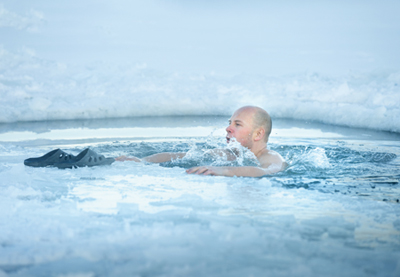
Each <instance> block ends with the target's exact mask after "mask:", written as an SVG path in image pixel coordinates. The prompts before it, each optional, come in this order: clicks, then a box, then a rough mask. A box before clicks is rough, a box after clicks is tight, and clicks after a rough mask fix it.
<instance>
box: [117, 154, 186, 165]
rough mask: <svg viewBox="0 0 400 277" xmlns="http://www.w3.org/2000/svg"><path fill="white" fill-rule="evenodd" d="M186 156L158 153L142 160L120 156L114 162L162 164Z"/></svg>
mask: <svg viewBox="0 0 400 277" xmlns="http://www.w3.org/2000/svg"><path fill="white" fill-rule="evenodd" d="M185 155H186V153H169V152H165V153H159V154H154V155H151V156H147V157H144V158H142V159H139V158H136V157H127V156H120V157H118V158H115V160H116V161H120V162H123V161H135V162H141V161H145V162H149V163H163V162H169V161H171V160H175V159H181V158H183V157H184V156H185Z"/></svg>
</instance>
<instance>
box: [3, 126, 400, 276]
mask: <svg viewBox="0 0 400 277" xmlns="http://www.w3.org/2000/svg"><path fill="white" fill-rule="evenodd" d="M146 120H148V121H147V123H146V124H145V123H143V122H142V123H143V124H138V122H136V123H130V124H131V125H129V124H127V123H126V122H125V123H123V124H122V123H121V121H118V120H115V121H114V123H113V124H111V123H110V122H108V123H107V121H104V122H103V123H104V124H103V125H102V124H99V125H96V124H97V123H99V122H97V123H96V124H94V123H93V122H91V123H90V122H89V123H88V122H86V123H83V122H75V123H74V124H75V125H74V124H73V123H71V122H70V125H68V124H67V125H66V128H67V129H62V128H61V127H60V125H59V124H58V125H57V124H55V125H52V124H53V123H51V122H50V123H46V124H47V126H52V128H47V127H46V126H45V125H46V124H45V123H42V124H39V123H35V124H31V125H29V124H28V123H26V125H24V126H22V127H21V125H20V126H13V127H11V126H8V127H6V126H4V125H3V126H2V127H3V129H2V130H3V132H2V133H1V134H0V138H1V139H2V141H1V142H0V147H1V155H0V180H1V182H0V186H1V190H0V211H1V212H0V217H1V220H0V224H1V228H0V250H1V251H0V274H2V275H4V276H75V275H77V276H126V275H130V276H266V275H271V276H288V275H289V276H321V275H324V276H338V275H341V276H398V275H399V273H400V264H399V261H400V209H399V207H400V206H399V205H400V204H399V203H398V199H399V195H400V189H399V162H400V158H399V157H400V143H399V140H398V135H397V134H393V133H382V132H372V131H368V130H357V129H348V128H339V127H329V128H328V127H326V126H325V129H324V126H322V127H321V126H320V125H316V124H308V125H307V124H305V123H301V122H285V121H282V122H279V121H277V123H276V124H275V129H274V133H273V134H274V136H273V137H271V140H270V143H269V147H270V148H271V149H273V150H275V151H278V152H279V153H280V154H281V155H282V156H283V157H284V158H285V159H286V160H287V162H288V167H287V169H286V170H285V171H283V172H281V173H278V174H275V175H272V176H266V177H263V178H228V177H213V176H197V175H187V174H186V173H185V168H187V167H190V166H193V165H197V164H210V163H211V164H213V163H214V164H215V165H227V164H230V163H231V162H227V161H224V160H223V159H215V158H213V157H211V156H210V155H209V154H207V152H206V150H205V149H212V148H214V147H226V145H225V143H224V138H223V136H221V134H222V135H223V126H224V123H223V122H224V121H220V120H219V119H217V118H214V121H212V120H211V121H207V120H205V121H201V120H200V121H199V120H198V119H193V118H191V119H188V120H189V122H192V123H193V122H197V124H198V126H197V127H196V128H197V130H200V131H202V132H203V130H209V129H210V130H211V131H210V132H205V133H204V136H198V135H196V136H190V134H191V133H192V134H193V130H192V129H185V128H190V124H185V123H184V121H182V119H174V120H172V121H169V122H170V123H171V126H172V125H173V124H172V122H173V123H175V124H179V125H178V126H181V127H182V129H175V128H172V127H171V128H169V129H168V128H166V129H164V130H163V132H162V134H159V136H154V137H145V138H143V137H142V138H140V137H136V136H135V135H132V137H130V138H126V137H125V138H124V139H121V137H123V136H124V134H125V133H124V132H125V130H126V128H128V130H129V131H130V132H135V130H136V131H137V130H140V131H141V133H140V135H141V136H144V135H146V134H147V133H148V134H150V133H151V132H152V129H151V128H153V126H157V124H160V123H159V122H157V120H149V119H146ZM138 121H140V120H138ZM199 122H200V123H199ZM109 123H110V124H109ZM124 124H125V125H124ZM135 124H136V125H139V126H133V125H135ZM39 125H40V126H39ZM82 125H84V126H86V127H85V128H80V127H82ZM128 125H129V126H128ZM192 125H193V124H192ZM29 126H30V127H29ZM57 126H58V127H57ZM95 126H97V127H95ZM101 126H108V130H109V132H108V134H107V136H103V135H102V134H103V131H102V130H101ZM112 126H114V128H112ZM164 126H168V124H164ZM290 126H297V129H291V128H289V127H290ZM139 127H140V128H144V129H137V128H139ZM320 127H321V128H320ZM79 128H80V129H79ZM129 128H130V129H129ZM157 128H158V130H159V131H160V130H161V127H157ZM157 128H156V129H157ZM202 128H206V129H202ZM207 128H209V129H207ZM327 128H328V129H327ZM6 129H7V130H8V131H7V130H6ZM38 130H41V131H40V132H39V131H38ZM77 130H80V133H79V132H78V133H79V134H80V135H79V134H78V135H76V132H75V131H77ZM185 130H186V131H187V130H189V131H188V132H186V131H185ZM27 131H32V134H30V136H31V138H32V139H31V140H30V139H24V140H22V139H20V140H18V139H16V140H15V141H13V142H7V141H6V140H5V138H9V137H10V136H9V135H10V134H11V133H12V132H14V133H12V134H11V135H13V136H16V135H17V134H19V135H21V137H22V136H23V134H22V132H27ZM64 131H65V132H64ZM89 131H90V132H94V134H97V135H95V136H93V137H92V138H87V137H86V138H83V137H84V136H89V135H88V133H89ZM57 132H58V133H57ZM63 132H64V133H63ZM146 132H147V133H146ZM68 133H69V134H70V136H68ZM7 134H8V135H7ZM60 134H63V135H64V137H63V138H59V137H58V136H59V135H60ZM132 134H133V133H132ZM79 136H81V137H79ZM88 145H89V146H91V147H92V149H93V150H95V151H97V152H100V153H102V154H104V155H105V156H117V155H121V154H128V155H135V156H139V157H142V156H145V155H149V154H154V153H159V152H164V151H172V152H180V151H189V152H190V153H191V155H190V157H189V158H187V159H183V160H180V161H179V160H177V161H173V162H169V163H164V164H161V165H154V164H143V163H135V162H120V163H114V164H113V165H111V166H105V167H93V168H79V169H74V170H58V169H55V168H29V167H25V166H24V165H23V163H22V161H23V159H25V158H27V157H31V156H39V155H41V154H44V153H45V152H47V151H49V150H51V149H53V148H57V147H61V148H62V149H64V150H65V151H67V152H70V153H74V154H76V153H78V152H79V151H81V150H82V149H83V148H84V147H87V146H88ZM242 155H244V156H245V157H246V158H243V159H241V158H240V159H239V160H238V161H235V162H233V163H231V164H232V165H241V164H251V163H254V161H253V160H252V159H251V156H246V151H244V150H243V151H242Z"/></svg>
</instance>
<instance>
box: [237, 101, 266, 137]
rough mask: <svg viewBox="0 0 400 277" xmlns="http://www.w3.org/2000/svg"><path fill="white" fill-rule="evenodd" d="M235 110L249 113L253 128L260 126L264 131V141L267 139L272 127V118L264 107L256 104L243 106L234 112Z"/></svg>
mask: <svg viewBox="0 0 400 277" xmlns="http://www.w3.org/2000/svg"><path fill="white" fill-rule="evenodd" d="M237 112H240V113H241V112H245V113H249V114H251V116H252V119H253V128H254V129H256V128H260V127H262V128H263V129H264V131H265V136H264V140H265V142H267V141H268V138H269V135H270V134H271V129H272V120H271V117H270V116H269V114H268V113H267V112H266V111H265V110H264V109H262V108H260V107H256V106H245V107H242V108H240V109H239V110H237V111H236V112H235V113H237Z"/></svg>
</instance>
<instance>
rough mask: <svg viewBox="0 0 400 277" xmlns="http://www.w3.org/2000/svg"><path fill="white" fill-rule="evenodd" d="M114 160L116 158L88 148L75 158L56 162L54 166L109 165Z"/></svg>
mask: <svg viewBox="0 0 400 277" xmlns="http://www.w3.org/2000/svg"><path fill="white" fill-rule="evenodd" d="M114 161H115V159H114V158H106V157H104V156H103V155H99V154H97V153H96V152H94V151H93V150H90V149H89V148H86V149H85V150H83V151H82V152H81V153H79V154H78V156H76V157H75V158H74V159H71V160H68V161H61V162H59V163H55V164H54V166H55V167H58V168H78V167H85V166H89V167H91V166H96V165H109V164H112V163H113V162H114Z"/></svg>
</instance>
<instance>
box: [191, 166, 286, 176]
mask: <svg viewBox="0 0 400 277" xmlns="http://www.w3.org/2000/svg"><path fill="white" fill-rule="evenodd" d="M283 169H284V167H283V165H281V166H279V165H275V164H274V165H271V166H269V167H268V168H262V167H255V166H238V167H236V166H198V167H192V168H189V169H188V170H186V172H187V173H188V174H201V175H213V176H227V177H233V176H238V177H239V176H242V177H261V176H264V175H269V174H274V173H277V172H279V171H281V170H283Z"/></svg>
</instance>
